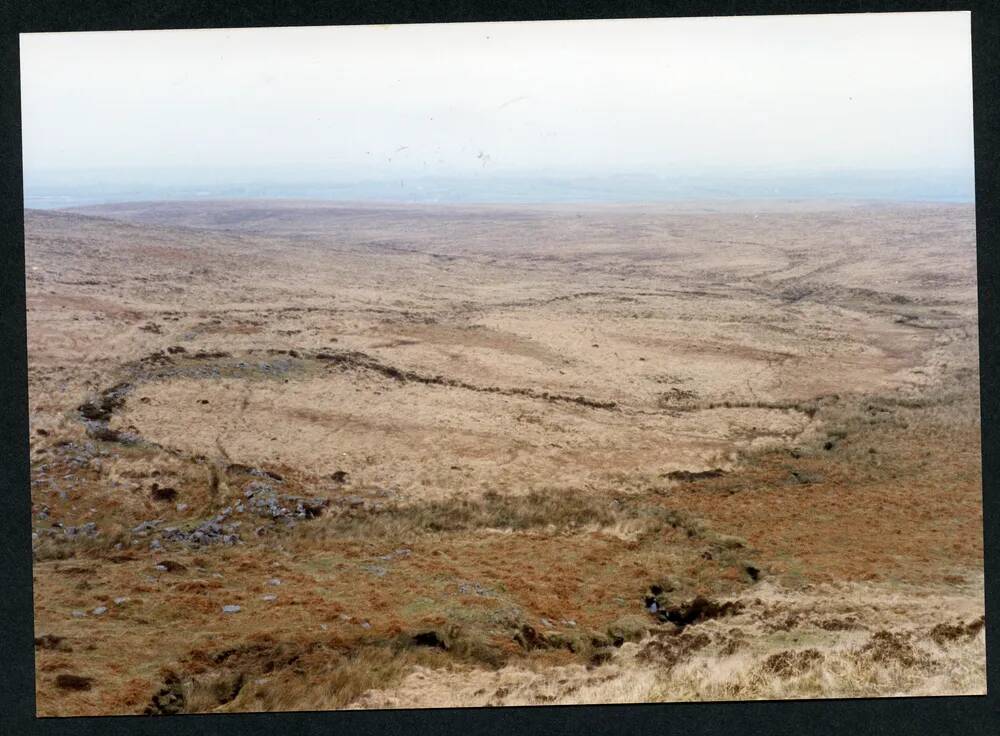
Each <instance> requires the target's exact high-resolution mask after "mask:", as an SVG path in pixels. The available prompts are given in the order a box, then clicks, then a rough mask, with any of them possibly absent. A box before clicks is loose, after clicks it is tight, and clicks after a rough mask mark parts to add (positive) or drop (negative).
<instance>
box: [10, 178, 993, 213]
mask: <svg viewBox="0 0 1000 736" xmlns="http://www.w3.org/2000/svg"><path fill="white" fill-rule="evenodd" d="M178 171H181V169H178ZM123 173H125V172H121V171H119V172H114V173H113V174H112V175H111V176H108V175H107V174H105V175H104V177H103V178H102V177H101V176H100V175H99V174H97V173H96V172H94V171H89V172H88V171H83V172H78V173H76V172H73V173H71V172H61V176H59V177H52V178H51V179H50V180H49V181H45V180H42V181H38V180H35V181H33V182H29V181H26V182H25V190H24V206H25V207H26V208H28V209H63V208H71V207H78V206H87V205H100V204H117V203H128V202H161V201H162V202H167V201H198V200H206V201H207V200H261V199H288V200H313V201H330V202H386V203H397V204H405V203H412V204H435V203H436V204H569V203H579V204H601V203H607V204H617V203H620V204H629V203H649V204H653V203H657V202H679V201H711V200H716V201H736V200H787V199H808V200H822V199H829V200H871V201H890V202H892V201H895V202H953V203H973V202H974V201H975V185H974V179H973V175H972V173H971V172H967V171H962V170H925V171H912V170H911V171H882V170H862V171H845V170H840V171H810V172H797V173H789V172H786V173H778V174H771V175H767V174H765V173H763V172H736V173H730V174H725V173H702V174H700V175H699V174H679V175H675V176H662V175H655V174H649V173H644V172H620V173H612V174H604V175H599V174H586V173H580V174H577V175H575V176H574V175H568V174H561V175H560V174H537V175H531V176H529V175H517V174H508V175H504V174H498V173H495V172H491V173H489V174H483V175H479V176H470V175H466V176H418V177H403V178H400V179H389V178H379V179H364V180H351V179H348V178H346V177H343V176H336V175H330V176H326V177H324V176H320V175H318V174H312V175H308V174H307V175H305V176H301V177H299V178H296V177H294V176H290V175H286V176H274V175H272V176H269V177H267V178H264V177H263V176H260V177H252V176H248V177H244V178H240V177H234V176H232V175H231V174H227V173H226V172H220V173H219V174H218V175H217V176H216V177H215V178H214V180H213V179H211V178H209V177H208V176H205V174H206V173H207V172H203V173H202V177H203V178H201V179H200V180H199V179H196V178H195V177H193V176H190V175H188V176H187V177H176V178H174V179H173V180H172V179H171V178H170V177H164V176H163V175H162V172H159V175H157V176H146V177H139V176H136V175H134V174H132V175H131V176H129V174H128V173H125V175H123Z"/></svg>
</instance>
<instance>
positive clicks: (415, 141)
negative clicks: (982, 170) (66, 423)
mask: <svg viewBox="0 0 1000 736" xmlns="http://www.w3.org/2000/svg"><path fill="white" fill-rule="evenodd" d="M21 84H22V93H21V94H22V109H23V140H24V163H25V174H26V178H30V177H34V176H36V175H38V174H40V173H41V172H44V171H45V170H47V169H67V168H69V169H72V168H91V167H100V168H106V167H111V168H114V167H130V168H133V169H136V170H148V169H150V168H157V167H170V166H183V167H194V168H203V169H211V168H213V167H225V168H231V169H238V170H243V171H251V172H252V171H256V170H265V169H268V168H269V167H273V168H282V169H290V170H294V168H295V167H302V168H303V169H305V168H310V169H315V168H324V169H328V170H331V171H338V172H344V173H345V174H346V175H349V176H356V177H359V178H364V177H376V178H377V177H383V176H384V177H395V176H400V175H407V176H412V175H421V174H425V175H455V174H462V173H472V172H477V173H479V172H483V171H484V170H485V171H494V172H499V173H518V172H528V171H532V172H538V171H548V172H556V173H558V172H590V173H604V172H623V171H629V172H632V171H634V172H646V173H653V174H661V175H663V174H670V173H671V172H677V171H700V170H703V169H721V170H732V169H745V168H751V169H764V170H777V169H795V170H804V169H805V170H825V169H838V168H858V169H880V168H882V169H886V168H890V169H891V168H965V167H968V168H971V166H972V84H971V55H970V26H969V14H968V13H965V12H959V13H910V14H895V13H893V14H861V15H842V16H833V15H826V16H784V17H782V16H773V17H759V18H704V19H701V18H698V19H657V20H617V21H568V22H562V21H560V22H538V23H525V22H516V23H477V24H436V25H410V26H404V25H398V26H354V27H324V28H274V29H240V30H195V31H128V32H107V33H58V34H29V35H22V36H21Z"/></svg>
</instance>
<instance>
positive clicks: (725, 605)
mask: <svg viewBox="0 0 1000 736" xmlns="http://www.w3.org/2000/svg"><path fill="white" fill-rule="evenodd" d="M742 610H743V603H742V602H740V601H724V602H722V603H719V602H718V601H713V600H710V599H708V598H705V597H704V596H696V597H695V598H693V599H691V600H690V601H685V602H684V603H680V604H678V605H675V606H666V607H664V608H658V609H657V610H656V611H655V613H653V615H654V616H656V617H657V618H658V619H659V620H660V621H668V622H670V623H672V624H675V625H676V626H679V627H681V628H683V627H685V626H691V625H692V624H697V623H701V622H702V621H708V620H709V619H713V618H722V617H724V616H731V615H734V614H737V613H739V612H740V611H742Z"/></svg>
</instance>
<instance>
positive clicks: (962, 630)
mask: <svg viewBox="0 0 1000 736" xmlns="http://www.w3.org/2000/svg"><path fill="white" fill-rule="evenodd" d="M985 625H986V617H985V616H980V617H979V618H977V619H975V620H974V621H970V622H969V623H967V624H963V623H957V624H945V623H941V624H938V625H937V626H935V627H934V628H933V629H931V633H930V637H931V639H933V640H934V642H935V643H937V644H939V645H941V646H944V645H945V644H947V643H949V642H953V641H959V640H962V639H971V638H973V637H974V636H976V635H977V634H978V633H979V632H980V631H982V630H983V626H985Z"/></svg>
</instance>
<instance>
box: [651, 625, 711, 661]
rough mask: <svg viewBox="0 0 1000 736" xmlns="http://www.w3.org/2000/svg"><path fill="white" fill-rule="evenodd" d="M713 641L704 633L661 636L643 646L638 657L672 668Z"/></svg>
mask: <svg viewBox="0 0 1000 736" xmlns="http://www.w3.org/2000/svg"><path fill="white" fill-rule="evenodd" d="M711 643H712V639H711V637H710V636H708V634H703V633H699V634H680V635H674V636H670V635H667V636H659V637H657V638H655V639H653V640H652V641H650V642H648V643H647V644H646V645H645V646H643V648H642V649H640V650H639V653H638V654H637V655H636V657H637V658H638V659H639V660H640V661H642V662H655V663H656V664H659V665H661V666H663V667H665V668H666V669H670V668H671V667H674V666H676V665H677V664H679V663H681V662H682V661H684V660H685V659H687V658H689V657H690V656H691V655H692V654H694V653H695V652H697V651H699V650H701V649H704V648H705V647H707V646H708V645H709V644H711Z"/></svg>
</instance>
